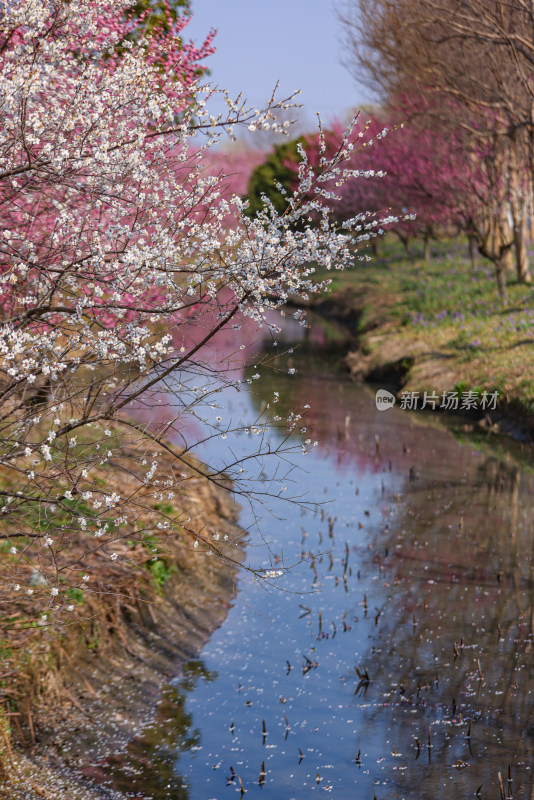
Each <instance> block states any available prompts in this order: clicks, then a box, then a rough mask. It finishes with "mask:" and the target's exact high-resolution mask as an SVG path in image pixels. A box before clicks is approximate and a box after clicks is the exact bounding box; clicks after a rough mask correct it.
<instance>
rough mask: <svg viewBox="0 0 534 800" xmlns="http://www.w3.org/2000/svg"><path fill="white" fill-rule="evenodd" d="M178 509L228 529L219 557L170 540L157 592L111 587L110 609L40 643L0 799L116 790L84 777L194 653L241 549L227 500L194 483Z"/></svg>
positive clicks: (85, 798)
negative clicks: (166, 574) (126, 593)
mask: <svg viewBox="0 0 534 800" xmlns="http://www.w3.org/2000/svg"><path fill="white" fill-rule="evenodd" d="M188 513H190V514H191V516H192V519H193V523H195V524H196V525H197V526H198V528H199V529H200V528H203V527H204V528H208V529H214V528H216V529H217V530H218V531H220V532H221V534H222V535H221V539H222V538H224V535H227V536H228V541H227V542H226V543H225V544H224V545H223V547H222V548H221V552H223V554H224V555H225V556H226V557H227V558H228V561H224V560H222V559H221V558H219V557H215V556H211V557H210V556H206V555H204V554H201V553H198V552H197V550H195V548H194V547H193V542H192V541H191V542H189V543H188V542H187V540H186V541H184V540H181V541H179V542H178V541H177V542H176V547H175V550H174V551H173V549H172V544H171V545H168V546H167V553H168V556H169V557H170V558H172V561H173V564H174V566H175V571H174V572H173V574H172V577H170V578H169V580H168V581H167V582H166V583H165V585H164V586H163V588H162V589H160V590H157V589H156V588H154V589H153V591H149V592H146V593H145V597H144V598H143V601H142V602H139V603H137V604H132V601H131V598H129V597H128V598H126V599H124V598H121V596H120V593H118V594H117V596H116V597H114V598H113V597H112V598H110V599H109V603H108V606H109V608H110V609H111V608H112V607H113V606H114V607H115V612H114V613H113V614H106V613H105V611H104V612H103V614H102V615H100V616H99V617H98V618H93V619H89V620H86V622H85V623H83V624H80V625H79V626H76V629H75V630H74V629H73V630H71V631H66V632H65V636H64V638H63V639H61V640H60V639H59V638H57V639H56V640H54V641H53V642H52V643H51V644H50V647H49V651H48V656H47V658H46V659H45V660H44V661H43V658H42V657H41V658H40V659H39V663H38V664H35V665H34V670H35V673H34V675H33V685H32V687H31V689H32V692H31V696H32V700H31V704H30V702H28V703H27V704H25V703H24V702H22V701H21V702H19V704H18V706H17V712H14V714H16V715H17V716H16V725H15V726H14V727H13V732H12V736H11V741H9V740H8V738H7V737H6V736H5V735H4V737H3V738H4V742H3V745H4V755H5V773H6V775H5V778H7V779H6V780H4V783H3V784H2V785H0V797H2V798H4V799H5V800H37V799H38V798H50V800H52V798H53V800H94V799H95V798H116V797H120V796H121V795H119V794H118V793H116V792H114V791H113V790H112V789H110V788H109V787H106V786H104V785H102V784H101V783H99V782H98V781H95V780H93V777H94V775H95V774H96V775H98V763H99V761H101V760H102V759H104V758H105V757H106V756H107V755H109V754H110V753H117V752H119V751H120V750H121V749H123V748H124V746H125V745H126V743H127V742H128V741H130V740H131V739H132V738H133V737H134V736H135V735H136V733H138V732H139V731H140V730H141V729H142V728H143V727H144V726H145V725H146V724H147V723H148V722H149V721H150V720H151V718H152V717H153V714H154V707H155V703H156V701H157V698H158V696H159V693H160V690H161V688H162V686H163V685H164V684H165V683H167V682H168V681H169V679H171V678H172V677H173V676H176V675H177V674H179V672H180V666H181V664H183V663H184V662H185V661H186V660H188V659H190V658H192V657H194V656H196V655H197V654H198V653H199V651H200V650H201V648H202V646H203V644H204V643H205V642H206V641H207V639H208V638H209V636H210V634H211V633H212V632H213V631H214V630H215V629H216V628H217V627H218V626H219V625H220V624H221V623H222V621H223V620H224V619H225V617H226V614H227V612H228V609H229V607H230V604H231V602H232V598H233V596H234V593H235V585H234V582H235V578H236V573H237V563H238V562H239V561H240V560H242V558H243V554H244V553H243V538H242V534H241V532H240V531H239V529H238V528H237V527H236V509H235V506H234V504H233V502H232V500H231V498H230V497H229V495H228V494H227V493H225V492H224V490H223V489H220V488H217V487H214V486H213V485H211V484H209V483H208V482H207V481H198V482H197V483H196V485H195V487H194V489H193V490H192V491H191V492H190V496H189V508H188ZM234 562H235V563H234ZM28 658H29V659H30V661H31V652H30V653H28ZM26 679H27V676H26ZM28 697H29V695H28ZM12 719H13V720H14V719H15V716H14V715H13V717H12Z"/></svg>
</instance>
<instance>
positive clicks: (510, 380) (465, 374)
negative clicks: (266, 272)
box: [289, 282, 534, 441]
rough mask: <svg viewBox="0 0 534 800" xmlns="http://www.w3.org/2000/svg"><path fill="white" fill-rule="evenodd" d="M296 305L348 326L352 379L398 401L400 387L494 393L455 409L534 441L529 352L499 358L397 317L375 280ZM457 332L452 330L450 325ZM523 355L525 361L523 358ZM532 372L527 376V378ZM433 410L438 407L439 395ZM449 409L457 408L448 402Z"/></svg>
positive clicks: (492, 428)
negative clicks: (488, 399) (490, 399)
mask: <svg viewBox="0 0 534 800" xmlns="http://www.w3.org/2000/svg"><path fill="white" fill-rule="evenodd" d="M289 305H290V306H293V307H304V308H307V309H309V310H310V311H312V312H314V313H315V314H318V315H319V316H321V317H324V318H325V319H328V320H333V321H335V322H338V323H340V324H341V325H344V326H346V328H347V329H348V331H349V332H350V338H351V340H352V342H351V344H350V345H349V347H348V352H347V355H346V357H345V359H344V363H345V365H346V367H347V369H348V370H349V372H350V374H351V375H352V377H353V378H354V379H355V380H360V381H365V382H368V383H373V384H377V385H381V386H382V387H384V388H388V389H389V390H390V391H392V392H394V393H395V394H396V396H397V399H398V400H399V399H400V398H401V395H402V394H403V393H405V392H407V393H414V394H416V395H418V397H419V398H420V400H419V407H420V405H421V402H422V398H423V396H424V393H425V392H427V393H429V394H432V393H436V395H437V396H438V398H441V397H442V395H443V393H444V392H445V393H453V392H457V393H458V395H459V397H460V398H461V397H462V393H463V392H468V391H475V392H477V393H478V395H479V396H480V395H481V394H482V392H484V391H486V392H487V393H488V394H491V393H494V392H497V395H498V401H497V406H496V408H486V409H484V410H481V409H477V410H471V411H466V410H462V409H461V408H459V409H458V411H457V413H459V414H461V415H462V416H463V417H468V418H469V419H471V420H473V422H474V424H475V426H476V427H477V428H478V429H481V430H484V431H487V432H492V433H502V434H506V435H509V436H512V437H513V438H516V439H520V440H522V441H533V440H534V407H533V404H532V401H531V399H530V389H529V384H528V382H529V381H530V379H531V377H532V376H533V375H534V362H533V360H532V354H531V353H528V354H525V357H524V359H523V361H522V362H517V363H516V362H515V361H514V362H512V361H510V362H508V361H504V360H503V359H502V357H501V354H500V353H498V354H497V355H496V356H493V355H491V354H488V353H487V352H485V351H484V350H482V349H481V350H480V351H477V350H475V349H474V348H469V347H463V346H458V345H457V343H456V342H455V341H452V340H451V336H452V335H447V336H440V335H439V334H438V335H437V334H436V333H435V332H434V331H425V330H422V329H420V328H417V327H415V326H410V325H409V324H408V325H407V324H403V323H402V322H401V319H402V317H401V316H400V315H399V297H398V295H395V294H394V293H392V292H389V291H388V289H387V287H385V288H384V290H383V291H381V290H380V287H378V288H377V287H376V286H375V287H373V290H372V291H370V290H369V289H368V288H364V287H361V286H358V284H357V282H355V286H354V287H352V286H346V287H344V288H342V289H339V290H336V291H333V292H332V293H331V294H328V295H323V296H319V297H313V298H312V299H311V300H310V301H306V302H301V301H300V300H299V299H298V298H292V300H291V302H290V303H289ZM452 333H453V334H454V330H453V331H452ZM525 359H526V360H525ZM529 376H530V377H529ZM435 410H439V399H438V402H437V404H436V408H435ZM450 410H452V412H453V413H454V409H450Z"/></svg>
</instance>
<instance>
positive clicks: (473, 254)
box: [469, 236, 477, 272]
mask: <svg viewBox="0 0 534 800" xmlns="http://www.w3.org/2000/svg"><path fill="white" fill-rule="evenodd" d="M469 260H470V261H471V269H472V270H473V272H474V271H475V270H476V268H477V240H476V239H475V237H474V236H469Z"/></svg>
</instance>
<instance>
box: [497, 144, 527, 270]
mask: <svg viewBox="0 0 534 800" xmlns="http://www.w3.org/2000/svg"><path fill="white" fill-rule="evenodd" d="M516 147H517V143H515V142H512V145H511V148H510V155H509V166H508V182H509V188H510V211H511V212H512V227H513V242H514V253H515V268H516V276H517V280H518V282H519V283H530V280H531V277H530V269H529V266H528V256H527V248H526V245H525V234H526V216H527V205H528V204H527V202H526V201H525V187H524V181H522V180H521V176H520V174H519V170H518V166H517V152H516ZM504 235H505V236H506V232H505V234H504Z"/></svg>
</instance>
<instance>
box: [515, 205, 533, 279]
mask: <svg viewBox="0 0 534 800" xmlns="http://www.w3.org/2000/svg"><path fill="white" fill-rule="evenodd" d="M526 227H527V226H526V219H525V218H524V217H522V218H521V219H520V220H519V224H518V225H516V224H515V222H514V248H515V265H516V271H517V280H518V281H519V283H530V282H531V280H532V276H531V274H530V267H529V263H528V255H527V248H526V244H525V238H526V236H525V235H526Z"/></svg>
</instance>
